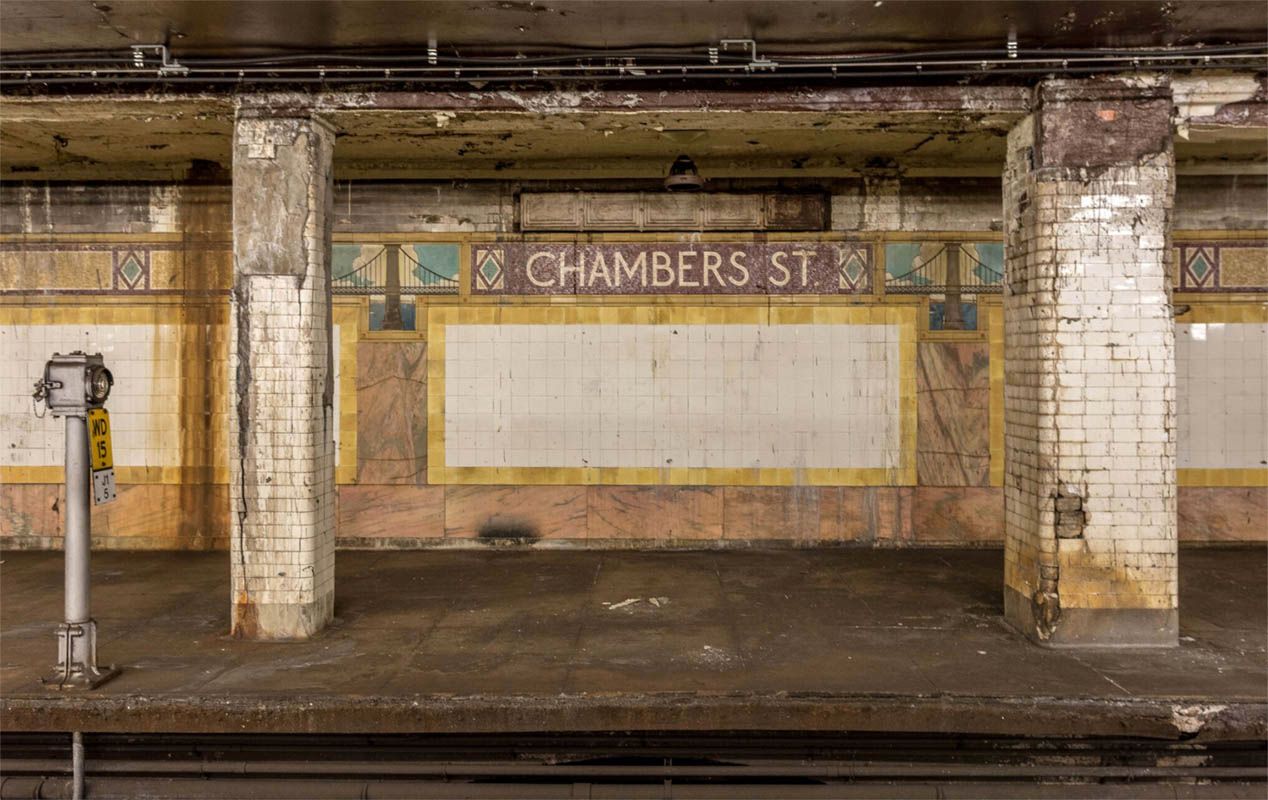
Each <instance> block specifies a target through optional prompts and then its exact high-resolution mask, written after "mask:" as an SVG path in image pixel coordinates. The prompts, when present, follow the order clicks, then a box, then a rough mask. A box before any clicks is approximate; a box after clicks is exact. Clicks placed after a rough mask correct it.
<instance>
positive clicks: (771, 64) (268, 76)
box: [0, 44, 1268, 88]
mask: <svg viewBox="0 0 1268 800" xmlns="http://www.w3.org/2000/svg"><path fill="white" fill-rule="evenodd" d="M600 55H602V56H603V62H602V63H592V59H593V61H597V60H598V57H599V56H600ZM81 58H82V59H83V60H79V61H77V60H76V56H74V55H73V54H48V55H46V56H43V57H38V56H23V57H19V58H4V59H0V86H4V87H7V88H12V87H14V86H20V85H25V84H30V83H35V84H40V85H75V84H84V83H90V84H100V85H115V84H120V85H121V84H135V83H170V84H204V85H214V84H222V85H240V84H243V83H268V84H277V85H285V84H306V83H329V84H340V83H342V84H346V83H369V82H373V83H389V84H399V83H454V82H462V83H465V82H470V81H513V82H554V81H561V80H577V79H587V80H612V81H630V80H648V79H653V78H661V79H664V78H676V79H691V80H717V79H740V80H748V79H754V78H765V79H769V78H776V79H785V80H787V79H803V80H804V79H820V80H823V79H831V80H836V79H848V78H851V77H854V78H896V77H903V78H908V79H912V78H915V79H930V78H956V77H965V76H992V77H995V76H1019V75H1035V74H1057V75H1062V74H1094V73H1112V72H1124V71H1128V72H1131V71H1140V70H1149V71H1177V70H1185V71H1188V70H1199V69H1214V68H1221V69H1230V68H1242V69H1253V70H1256V71H1261V70H1262V69H1263V64H1264V59H1265V58H1268V44H1255V45H1248V46H1229V47H1209V48H1202V47H1188V48H1174V49H1167V50H1159V49H1152V50H1140V51H1108V50H1107V51H1068V52H1067V51H1056V52H1045V51H1030V52H1026V53H1023V54H1018V55H1016V56H1014V57H1009V56H1007V55H1004V54H1001V53H999V52H998V51H942V52H924V53H900V54H879V55H878V54H866V55H856V56H847V55H837V56H831V55H826V56H797V55H788V56H777V57H775V59H779V60H773V59H771V58H770V57H769V56H768V57H767V58H764V59H763V60H761V61H757V60H747V61H746V60H743V59H733V58H727V59H718V60H715V61H705V60H700V59H693V60H686V57H685V56H683V55H677V56H673V57H670V56H665V55H662V54H649V53H642V54H631V53H628V52H622V53H618V54H616V55H611V54H607V55H605V54H603V53H585V54H576V53H574V54H571V55H559V56H546V57H539V58H534V59H512V58H448V59H445V60H444V62H443V63H441V62H440V61H439V60H437V61H424V60H422V59H421V58H420V57H419V56H416V55H401V56H392V55H366V56H352V55H349V54H346V53H311V54H300V55H288V56H275V57H266V58H255V59H232V58H226V59H191V60H189V61H187V62H184V63H180V64H177V63H176V62H167V61H166V56H165V59H164V63H163V64H151V63H149V62H144V61H143V62H138V61H136V60H132V59H131V58H126V59H125V58H123V57H118V58H113V59H112V58H108V57H102V56H101V55H100V54H94V55H91V56H89V55H85V56H82V57H81ZM639 58H642V59H644V60H643V61H641V62H640V61H639V60H638V59H639ZM675 59H676V60H675ZM287 65H295V66H287Z"/></svg>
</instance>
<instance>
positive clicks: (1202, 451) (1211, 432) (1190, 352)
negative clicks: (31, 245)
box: [1176, 322, 1268, 470]
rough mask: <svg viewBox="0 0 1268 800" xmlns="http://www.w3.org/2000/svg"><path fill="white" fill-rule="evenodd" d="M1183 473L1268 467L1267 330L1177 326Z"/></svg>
mask: <svg viewBox="0 0 1268 800" xmlns="http://www.w3.org/2000/svg"><path fill="white" fill-rule="evenodd" d="M1176 398H1177V411H1178V414H1177V416H1178V419H1177V421H1176V429H1177V432H1178V434H1179V443H1178V444H1179V458H1178V462H1179V463H1178V465H1177V466H1178V467H1179V468H1180V469H1220V470H1224V469H1264V468H1266V467H1268V325H1264V324H1253V323H1236V322H1230V323H1221V322H1212V323H1204V322H1199V323H1190V324H1179V325H1176Z"/></svg>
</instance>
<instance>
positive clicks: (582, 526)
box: [445, 485, 588, 540]
mask: <svg viewBox="0 0 1268 800" xmlns="http://www.w3.org/2000/svg"><path fill="white" fill-rule="evenodd" d="M587 512H588V507H587V497H586V487H584V486H480V485H471V486H455V485H450V486H446V487H445V536H446V537H451V538H460V537H466V538H470V537H479V538H482V539H491V540H499V539H521V540H523V539H527V540H537V539H584V538H585V537H586V517H587Z"/></svg>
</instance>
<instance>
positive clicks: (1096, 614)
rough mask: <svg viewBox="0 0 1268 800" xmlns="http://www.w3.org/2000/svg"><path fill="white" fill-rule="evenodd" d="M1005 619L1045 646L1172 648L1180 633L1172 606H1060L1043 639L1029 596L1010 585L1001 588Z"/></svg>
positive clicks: (1178, 619)
mask: <svg viewBox="0 0 1268 800" xmlns="http://www.w3.org/2000/svg"><path fill="white" fill-rule="evenodd" d="M1004 620H1005V621H1006V622H1008V624H1009V625H1010V626H1011V627H1013V628H1016V629H1017V630H1018V631H1019V632H1021V633H1022V634H1024V635H1025V636H1026V638H1028V639H1030V640H1031V641H1033V642H1035V643H1036V644H1041V645H1044V646H1046V647H1175V646H1176V644H1178V642H1179V635H1180V613H1179V611H1178V610H1177V609H1174V608H1170V609H1165V608H1164V609H1156V608H1062V609H1061V617H1060V618H1059V619H1058V620H1057V623H1056V626H1055V627H1054V628H1053V630H1052V633H1051V635H1050V636H1048V638H1046V639H1042V638H1040V636H1039V625H1038V621H1037V620H1036V619H1035V611H1034V606H1033V605H1032V604H1031V602H1030V598H1028V597H1026V596H1025V595H1023V594H1022V593H1021V592H1019V591H1017V590H1016V589H1014V588H1012V587H1011V586H1010V587H1005V589H1004Z"/></svg>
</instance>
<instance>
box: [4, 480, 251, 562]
mask: <svg viewBox="0 0 1268 800" xmlns="http://www.w3.org/2000/svg"><path fill="white" fill-rule="evenodd" d="M65 506H66V501H65V496H64V492H63V488H62V486H61V485H60V484H39V483H30V484H7V485H4V486H0V547H15V548H18V547H37V548H47V547H60V546H61V539H62V526H63V524H64V522H65V519H64V515H63V510H64V509H65ZM91 514H92V537H93V546H94V547H102V548H108V549H113V548H118V549H125V550H221V549H225V548H227V547H228V546H229V516H228V515H229V494H228V487H227V486H225V485H224V484H206V483H204V484H192V483H191V484H157V483H150V484H120V486H119V493H118V497H117V499H115V500H114V501H113V502H111V503H107V504H105V505H100V506H92V507H91Z"/></svg>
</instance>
